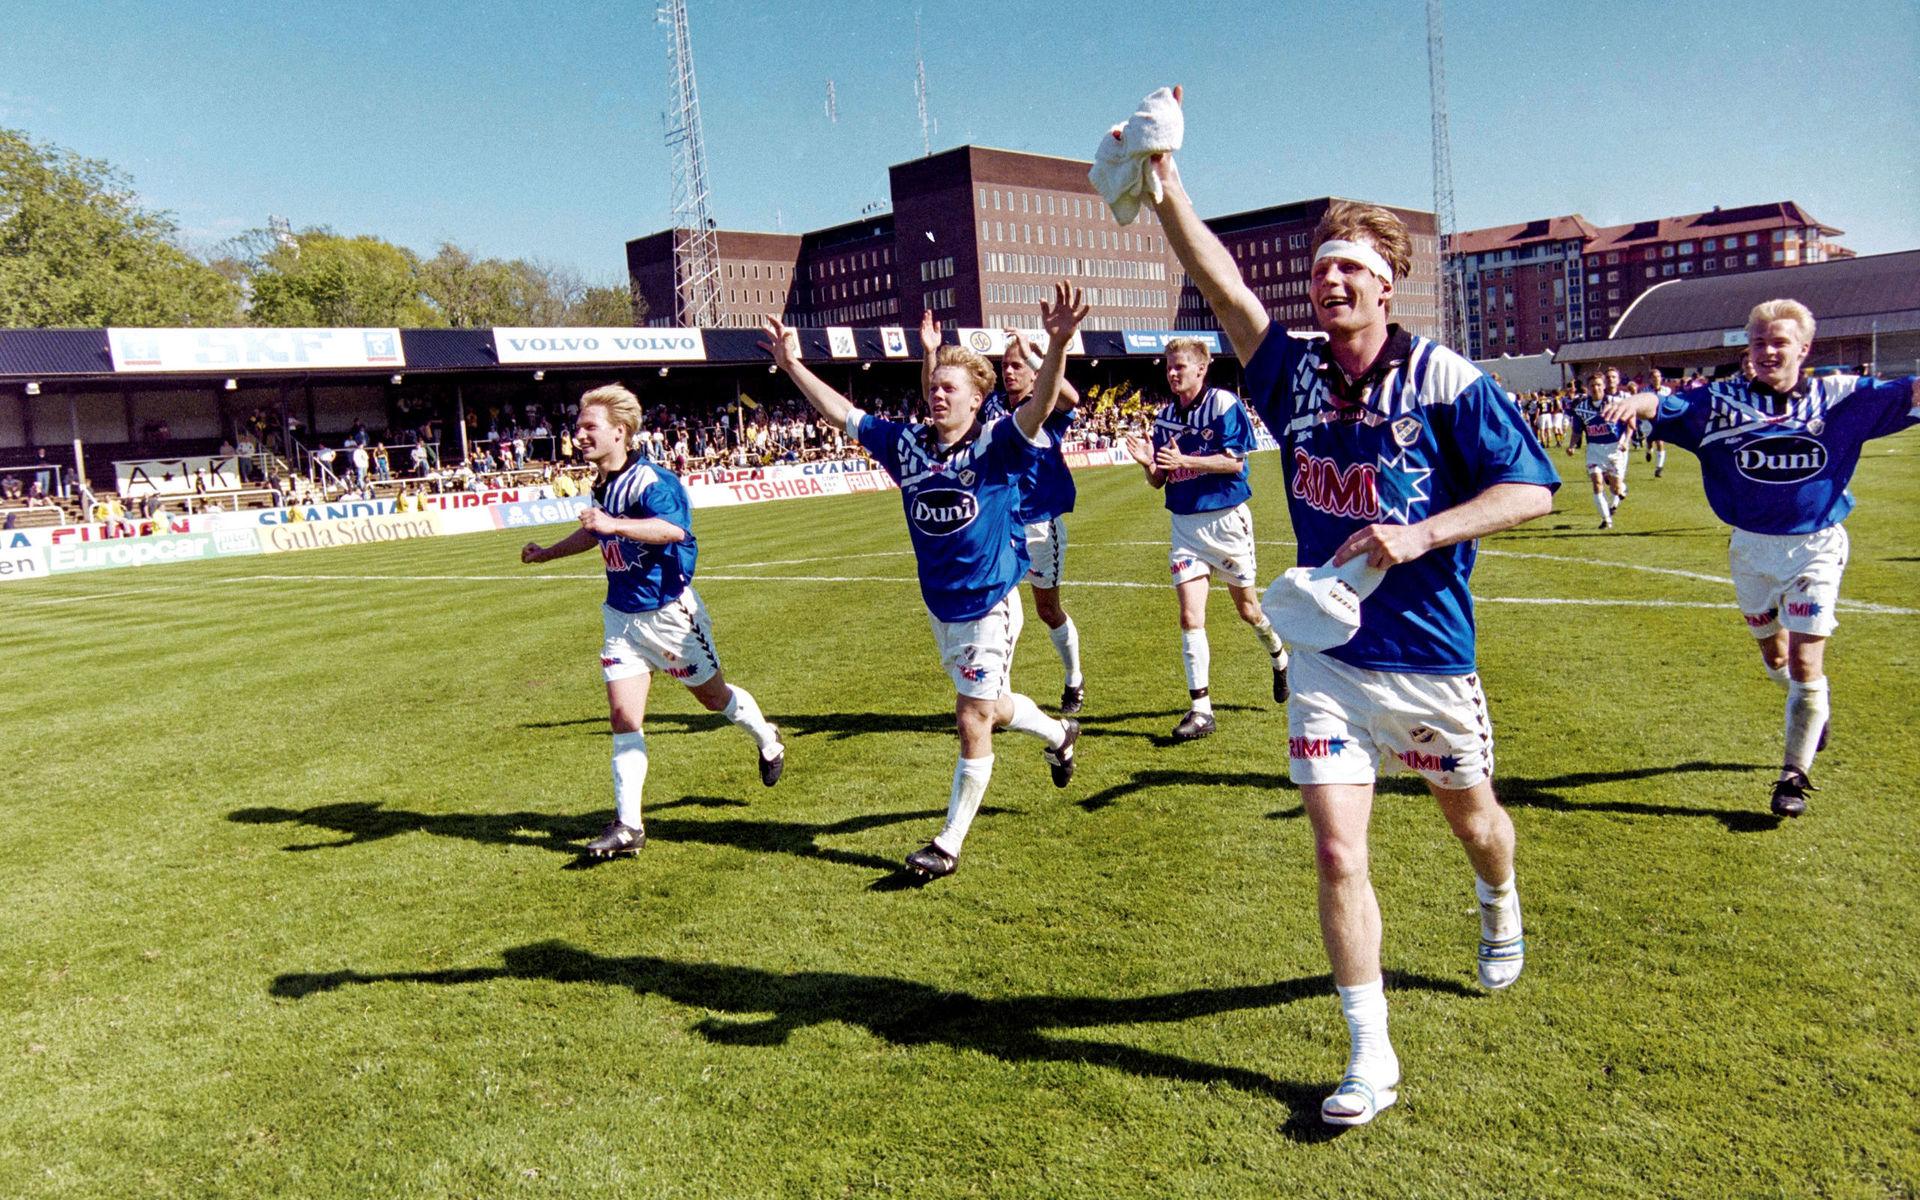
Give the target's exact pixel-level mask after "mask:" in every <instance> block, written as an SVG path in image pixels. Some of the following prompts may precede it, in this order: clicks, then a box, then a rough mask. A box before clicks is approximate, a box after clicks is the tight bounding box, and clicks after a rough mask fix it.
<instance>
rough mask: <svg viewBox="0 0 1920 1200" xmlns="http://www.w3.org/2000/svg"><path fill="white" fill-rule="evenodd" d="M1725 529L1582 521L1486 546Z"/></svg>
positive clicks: (1531, 529)
mask: <svg viewBox="0 0 1920 1200" xmlns="http://www.w3.org/2000/svg"><path fill="white" fill-rule="evenodd" d="M1725 529H1726V527H1725V526H1723V525H1721V526H1715V525H1676V526H1674V527H1673V528H1672V529H1619V528H1615V529H1595V528H1594V527H1593V523H1592V522H1591V521H1588V520H1586V519H1585V518H1584V517H1580V518H1576V519H1575V520H1573V521H1570V522H1563V523H1561V524H1557V525H1530V526H1528V527H1527V528H1526V530H1525V531H1520V532H1512V531H1510V532H1505V533H1502V534H1501V535H1500V537H1499V539H1498V540H1496V541H1492V542H1489V543H1488V545H1489V546H1490V547H1491V548H1493V549H1498V548H1499V547H1500V546H1502V545H1504V544H1506V543H1507V542H1531V541H1549V542H1558V541H1564V540H1565V539H1567V538H1569V537H1580V538H1608V539H1612V538H1647V537H1666V538H1670V537H1706V536H1708V535H1709V534H1713V535H1720V534H1723V533H1724V532H1725Z"/></svg>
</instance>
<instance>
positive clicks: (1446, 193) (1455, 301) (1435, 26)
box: [1427, 0, 1467, 354]
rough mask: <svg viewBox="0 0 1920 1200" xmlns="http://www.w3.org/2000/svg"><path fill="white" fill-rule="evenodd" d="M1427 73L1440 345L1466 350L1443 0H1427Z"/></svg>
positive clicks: (1464, 351) (1463, 351)
mask: <svg viewBox="0 0 1920 1200" xmlns="http://www.w3.org/2000/svg"><path fill="white" fill-rule="evenodd" d="M1427 76H1428V79H1429V80H1430V81H1431V83H1432V85H1433V221H1434V226H1435V229H1434V232H1435V233H1436V234H1437V235H1438V238H1439V242H1440V279H1439V284H1438V292H1439V294H1438V296H1437V297H1436V299H1438V300H1439V302H1440V304H1439V308H1440V344H1441V345H1443V346H1447V347H1449V348H1451V349H1454V350H1458V351H1460V352H1461V353H1462V354H1465V353H1466V352H1467V345H1466V332H1467V331H1466V321H1465V320H1464V319H1463V318H1464V316H1465V314H1464V312H1463V311H1462V305H1461V303H1460V289H1459V287H1458V285H1457V283H1456V281H1455V279H1454V274H1453V270H1452V268H1451V267H1450V265H1449V262H1450V260H1451V258H1452V256H1453V235H1454V220H1453V145H1452V140H1451V139H1450V138H1449V137H1448V135H1447V54H1446V47H1445V46H1444V45H1443V44H1442V42H1441V39H1440V0H1427Z"/></svg>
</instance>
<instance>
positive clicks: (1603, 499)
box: [1593, 492, 1613, 521]
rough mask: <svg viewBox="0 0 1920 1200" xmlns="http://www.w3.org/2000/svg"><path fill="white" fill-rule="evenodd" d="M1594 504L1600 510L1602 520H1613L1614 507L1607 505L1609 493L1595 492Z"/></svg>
mask: <svg viewBox="0 0 1920 1200" xmlns="http://www.w3.org/2000/svg"><path fill="white" fill-rule="evenodd" d="M1593 506H1594V508H1596V509H1598V510H1599V511H1600V519H1601V520H1602V521H1611V520H1613V509H1611V508H1609V507H1608V506H1607V494H1606V493H1605V492H1595V493H1594V494H1593Z"/></svg>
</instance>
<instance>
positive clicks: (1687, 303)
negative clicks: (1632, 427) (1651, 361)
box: [1553, 250, 1920, 363]
mask: <svg viewBox="0 0 1920 1200" xmlns="http://www.w3.org/2000/svg"><path fill="white" fill-rule="evenodd" d="M1781 297H1790V298H1792V299H1794V300H1798V301H1800V303H1802V304H1804V305H1806V306H1807V307H1808V308H1809V309H1812V310H1813V316H1814V320H1815V322H1816V323H1817V336H1818V337H1819V338H1821V339H1827V338H1843V337H1868V336H1870V335H1872V334H1873V333H1875V332H1878V333H1882V334H1888V333H1903V332H1913V331H1920V250H1904V251H1901V252H1899V253H1897V254H1876V255H1872V256H1869V257H1864V258H1843V259H1835V260H1833V261H1831V262H1824V263H1813V264H1810V265H1808V266H1804V267H1790V268H1787V269H1785V270H1778V271H1749V272H1745V273H1741V274H1735V275H1718V276H1714V277H1711V278H1707V277H1702V278H1699V279H1685V280H1672V281H1668V282H1664V283H1661V284H1658V285H1656V286H1654V287H1651V288H1649V289H1647V290H1646V291H1645V292H1643V293H1641V295H1640V297H1639V298H1638V299H1636V300H1635V301H1634V302H1633V303H1632V304H1631V305H1629V306H1628V307H1627V311H1626V312H1625V313H1623V314H1621V317H1620V320H1619V321H1618V322H1617V323H1615V325H1614V327H1613V332H1612V334H1611V335H1610V336H1608V337H1607V338H1606V339H1605V340H1604V341H1597V342H1575V343H1572V344H1570V345H1566V346H1562V347H1561V348H1560V352H1559V353H1558V354H1556V355H1554V359H1553V361H1555V362H1556V363H1583V362H1598V361H1600V360H1602V359H1609V358H1646V357H1650V356H1652V355H1658V354H1681V353H1686V352H1688V351H1698V350H1717V349H1721V348H1723V347H1729V346H1734V345H1738V344H1741V343H1740V342H1739V341H1738V340H1737V339H1734V340H1729V339H1730V335H1734V334H1740V333H1742V332H1743V331H1744V330H1745V329H1746V325H1747V314H1748V313H1749V312H1751V311H1753V306H1754V305H1756V304H1760V303H1762V302H1764V301H1767V300H1774V299H1779V298H1781Z"/></svg>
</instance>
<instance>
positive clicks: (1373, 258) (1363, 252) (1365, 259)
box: [1313, 239, 1393, 284]
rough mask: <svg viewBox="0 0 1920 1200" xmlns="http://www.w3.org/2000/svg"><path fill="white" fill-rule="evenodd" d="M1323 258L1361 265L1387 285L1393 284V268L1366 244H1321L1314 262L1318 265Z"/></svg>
mask: <svg viewBox="0 0 1920 1200" xmlns="http://www.w3.org/2000/svg"><path fill="white" fill-rule="evenodd" d="M1323 258H1344V259H1346V260H1347V261H1348V262H1352V263H1359V264H1360V265H1361V266H1363V267H1365V268H1366V269H1367V270H1369V271H1372V272H1373V273H1374V274H1375V275H1378V276H1379V277H1380V278H1381V279H1382V280H1384V281H1385V282H1386V283H1388V284H1391V283H1393V268H1392V267H1390V266H1388V265H1387V260H1386V259H1384V258H1381V257H1380V252H1379V251H1378V250H1375V249H1374V248H1373V247H1372V246H1369V245H1367V244H1366V243H1365V242H1343V241H1339V240H1337V239H1336V240H1334V241H1331V242H1321V243H1320V248H1319V249H1318V250H1315V251H1314V252H1313V261H1314V262H1316V263H1317V262H1319V261H1320V260H1321V259H1323Z"/></svg>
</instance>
